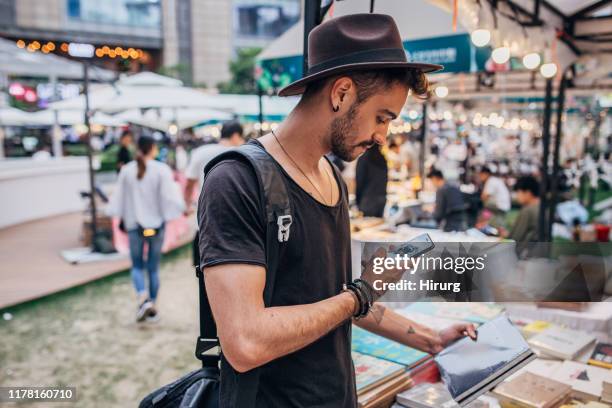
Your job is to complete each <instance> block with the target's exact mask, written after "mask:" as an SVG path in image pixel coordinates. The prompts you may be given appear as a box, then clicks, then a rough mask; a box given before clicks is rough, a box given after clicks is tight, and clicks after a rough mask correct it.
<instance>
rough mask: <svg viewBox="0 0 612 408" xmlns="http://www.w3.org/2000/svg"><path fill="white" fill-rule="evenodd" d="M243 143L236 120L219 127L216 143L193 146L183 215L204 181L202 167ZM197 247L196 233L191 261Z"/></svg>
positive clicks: (189, 212) (186, 172)
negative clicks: (218, 136) (195, 191)
mask: <svg viewBox="0 0 612 408" xmlns="http://www.w3.org/2000/svg"><path fill="white" fill-rule="evenodd" d="M243 143H244V129H243V128H242V125H241V124H240V123H238V122H237V121H231V122H225V123H224V124H223V126H222V127H221V138H220V139H219V142H218V143H211V144H205V145H202V146H200V147H198V148H195V149H194V150H192V152H191V159H190V160H189V164H188V166H187V170H186V171H185V176H186V177H187V185H186V186H185V215H187V216H188V215H191V213H192V212H193V206H192V205H193V195H194V189H195V188H196V186H197V188H198V191H199V189H200V188H201V187H202V183H203V181H204V167H206V165H207V164H208V162H209V161H210V160H211V159H212V158H213V157H215V156H216V155H218V154H219V153H222V152H224V151H226V150H229V149H231V148H232V147H236V146H240V145H241V144H243ZM198 251H199V249H198V234H197V233H196V236H195V238H194V240H193V261H194V265H196V263H197V259H198V256H197V252H198Z"/></svg>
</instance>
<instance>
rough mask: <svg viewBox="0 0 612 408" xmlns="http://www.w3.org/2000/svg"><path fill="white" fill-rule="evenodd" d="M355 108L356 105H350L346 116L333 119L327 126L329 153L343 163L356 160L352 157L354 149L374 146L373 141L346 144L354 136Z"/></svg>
mask: <svg viewBox="0 0 612 408" xmlns="http://www.w3.org/2000/svg"><path fill="white" fill-rule="evenodd" d="M357 107H358V105H357V104H356V103H354V104H352V105H351V107H350V109H349V110H348V112H346V114H344V115H343V116H341V117H339V118H336V119H334V120H333V121H332V123H331V125H330V126H329V132H330V134H331V151H332V153H333V154H334V155H335V156H336V157H338V158H340V159H342V160H344V161H353V160H355V159H356V158H357V157H355V156H354V155H353V151H354V150H355V149H357V148H359V147H371V146H372V145H373V144H374V141H368V142H363V143H360V144H358V145H350V144H349V143H348V142H347V140H351V139H352V138H353V136H354V135H353V133H354V130H353V124H354V122H355V117H356V116H357Z"/></svg>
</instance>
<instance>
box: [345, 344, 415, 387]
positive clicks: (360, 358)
mask: <svg viewBox="0 0 612 408" xmlns="http://www.w3.org/2000/svg"><path fill="white" fill-rule="evenodd" d="M351 354H352V356H353V365H354V366H355V380H356V382H357V392H358V393H360V392H365V391H367V390H368V389H370V388H372V387H374V386H376V385H378V384H380V383H382V382H384V381H385V380H388V379H390V378H393V377H395V376H397V375H399V374H401V373H403V372H404V371H405V370H406V367H404V366H403V365H401V364H397V363H394V362H392V361H387V360H382V359H380V358H376V357H372V356H368V355H367V354H362V353H359V352H357V351H353V352H352V353H351Z"/></svg>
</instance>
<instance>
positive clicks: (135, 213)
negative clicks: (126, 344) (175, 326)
mask: <svg viewBox="0 0 612 408" xmlns="http://www.w3.org/2000/svg"><path fill="white" fill-rule="evenodd" d="M157 154H158V149H157V145H156V144H155V141H154V140H153V139H152V138H150V137H146V136H141V137H140V138H139V139H138V151H137V154H136V160H134V161H131V162H129V163H128V164H126V165H124V166H122V167H121V171H120V173H119V179H118V182H117V190H116V191H115V193H114V194H113V197H112V200H111V203H110V205H109V210H108V213H109V215H114V216H117V217H119V218H120V220H121V224H120V227H121V229H122V230H123V231H126V232H127V234H128V237H129V243H130V257H131V259H132V270H131V275H132V282H133V284H134V288H135V289H136V293H137V295H138V312H137V314H136V321H138V322H142V321H145V320H146V321H157V320H159V315H158V312H157V309H156V308H155V302H156V300H157V294H158V291H159V263H160V260H161V249H162V245H163V242H164V225H165V222H166V221H169V220H171V219H173V218H178V217H179V216H180V215H181V214H182V212H183V210H184V208H185V203H184V201H183V199H182V195H181V192H180V188H179V186H178V184H177V183H175V181H174V178H173V174H172V170H171V169H170V167H169V166H168V165H167V164H165V163H161V162H159V161H156V160H155V157H157ZM145 243H146V244H147V257H146V260H145V256H144V253H145V251H144V248H145ZM145 269H146V270H147V274H148V278H149V279H148V280H149V287H148V289H149V290H148V291H147V290H146V288H145V276H144V270H145Z"/></svg>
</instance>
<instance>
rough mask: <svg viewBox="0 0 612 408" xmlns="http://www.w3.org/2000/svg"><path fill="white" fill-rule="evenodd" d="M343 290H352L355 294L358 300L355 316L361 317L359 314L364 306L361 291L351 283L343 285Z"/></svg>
mask: <svg viewBox="0 0 612 408" xmlns="http://www.w3.org/2000/svg"><path fill="white" fill-rule="evenodd" d="M342 292H351V293H352V294H353V296H354V297H355V300H356V301H357V304H356V305H355V306H356V307H355V313H353V317H354V318H359V316H360V315H361V310H362V308H363V300H362V297H361V294H360V293H359V290H358V289H357V288H356V287H354V286H352V285H351V284H348V285H346V284H345V285H343V288H342Z"/></svg>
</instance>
